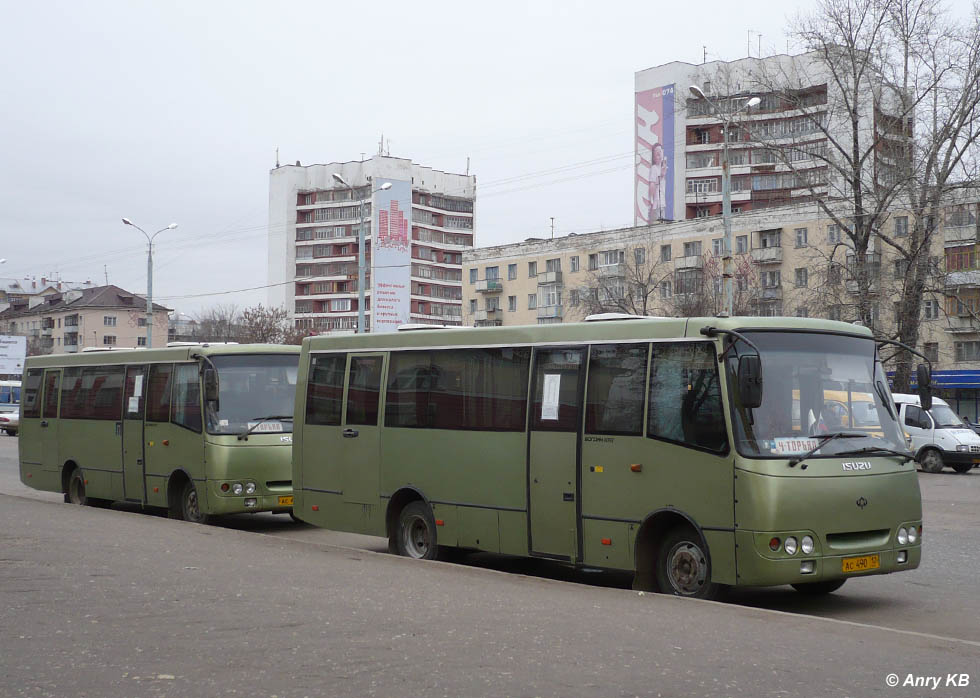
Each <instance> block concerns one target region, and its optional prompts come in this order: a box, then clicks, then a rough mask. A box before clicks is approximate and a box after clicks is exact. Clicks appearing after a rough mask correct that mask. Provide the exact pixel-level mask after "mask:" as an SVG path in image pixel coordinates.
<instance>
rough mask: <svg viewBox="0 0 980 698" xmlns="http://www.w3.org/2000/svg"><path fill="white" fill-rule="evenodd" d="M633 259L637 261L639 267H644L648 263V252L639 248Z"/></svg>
mask: <svg viewBox="0 0 980 698" xmlns="http://www.w3.org/2000/svg"><path fill="white" fill-rule="evenodd" d="M633 259H634V260H635V261H636V266H637V267H642V266H643V265H644V264H646V261H647V251H646V250H645V249H644V248H642V247H637V248H636V249H635V250H633Z"/></svg>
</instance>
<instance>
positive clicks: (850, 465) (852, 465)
mask: <svg viewBox="0 0 980 698" xmlns="http://www.w3.org/2000/svg"><path fill="white" fill-rule="evenodd" d="M841 467H843V468H844V470H871V463H870V462H869V461H866V460H855V461H847V462H844V463H841Z"/></svg>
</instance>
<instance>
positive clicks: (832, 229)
mask: <svg viewBox="0 0 980 698" xmlns="http://www.w3.org/2000/svg"><path fill="white" fill-rule="evenodd" d="M827 242H829V243H830V244H831V245H836V244H838V243H839V242H840V226H839V225H837V224H836V223H831V224H830V225H828V226H827Z"/></svg>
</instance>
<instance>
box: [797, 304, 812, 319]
mask: <svg viewBox="0 0 980 698" xmlns="http://www.w3.org/2000/svg"><path fill="white" fill-rule="evenodd" d="M796 317H810V314H809V312H807V309H806V306H805V305H801V306H800V307H798V308H797V309H796Z"/></svg>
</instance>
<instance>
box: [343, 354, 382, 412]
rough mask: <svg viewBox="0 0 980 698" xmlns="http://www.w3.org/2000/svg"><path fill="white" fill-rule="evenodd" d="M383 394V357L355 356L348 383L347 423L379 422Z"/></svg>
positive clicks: (351, 364)
mask: <svg viewBox="0 0 980 698" xmlns="http://www.w3.org/2000/svg"><path fill="white" fill-rule="evenodd" d="M380 394H381V357H380V356H354V357H351V363H350V381H349V382H348V385H347V424H363V425H365V426H376V425H377V424H378V401H379V397H380Z"/></svg>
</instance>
